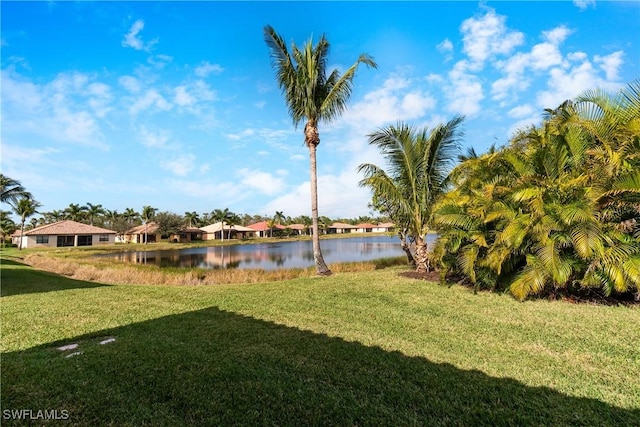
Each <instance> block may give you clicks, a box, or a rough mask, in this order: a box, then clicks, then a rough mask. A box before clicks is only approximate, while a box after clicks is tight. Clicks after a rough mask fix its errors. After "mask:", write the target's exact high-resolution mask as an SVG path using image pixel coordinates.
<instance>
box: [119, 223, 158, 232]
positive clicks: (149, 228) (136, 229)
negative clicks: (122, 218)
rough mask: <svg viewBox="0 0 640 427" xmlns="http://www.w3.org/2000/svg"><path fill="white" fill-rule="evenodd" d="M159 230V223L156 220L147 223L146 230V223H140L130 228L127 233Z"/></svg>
mask: <svg viewBox="0 0 640 427" xmlns="http://www.w3.org/2000/svg"><path fill="white" fill-rule="evenodd" d="M157 231H158V224H157V223H155V222H149V223H147V226H146V231H145V225H144V224H142V225H138V226H135V227H133V228H131V229H129V230H128V231H127V232H126V233H125V234H144V233H147V234H155V233H156V232H157Z"/></svg>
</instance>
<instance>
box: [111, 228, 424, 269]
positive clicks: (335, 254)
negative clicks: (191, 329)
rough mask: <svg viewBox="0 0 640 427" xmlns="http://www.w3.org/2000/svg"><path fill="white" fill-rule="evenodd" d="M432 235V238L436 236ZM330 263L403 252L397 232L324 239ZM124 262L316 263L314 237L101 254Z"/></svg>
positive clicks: (184, 265)
mask: <svg viewBox="0 0 640 427" xmlns="http://www.w3.org/2000/svg"><path fill="white" fill-rule="evenodd" d="M430 237H431V239H430V240H431V241H432V240H433V239H434V237H433V236H430ZM321 245H322V253H323V256H324V259H325V261H326V262H327V263H337V262H358V261H371V260H374V259H380V258H388V257H397V256H404V252H403V251H402V248H401V247H400V240H399V239H398V238H397V237H395V236H393V237H392V236H367V237H360V236H356V237H348V238H343V239H326V240H322V241H321ZM101 256H106V257H112V258H115V259H117V260H120V261H123V262H130V263H138V264H156V265H158V266H160V267H181V268H193V267H198V268H208V269H219V268H232V269H235V268H240V269H242V268H255V269H265V270H275V269H278V268H305V267H312V266H313V265H314V259H313V249H312V247H311V241H295V242H277V243H254V244H243V245H227V246H210V247H198V248H188V249H180V250H177V249H176V250H163V251H140V252H126V253H119V254H108V255H101Z"/></svg>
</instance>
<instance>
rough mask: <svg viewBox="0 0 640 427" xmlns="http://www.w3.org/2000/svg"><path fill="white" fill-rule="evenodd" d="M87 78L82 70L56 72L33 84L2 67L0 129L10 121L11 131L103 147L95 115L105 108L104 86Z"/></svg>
mask: <svg viewBox="0 0 640 427" xmlns="http://www.w3.org/2000/svg"><path fill="white" fill-rule="evenodd" d="M90 80H91V78H90V77H89V76H88V75H84V74H82V73H77V72H73V73H60V74H59V75H58V76H56V78H55V79H54V80H52V81H50V82H49V83H46V84H42V85H36V84H34V83H32V82H30V81H29V80H28V79H26V78H25V77H23V76H20V75H19V74H17V73H15V72H14V71H13V70H12V69H8V70H3V71H2V80H1V83H2V106H3V117H2V121H3V132H4V131H6V129H7V125H6V124H7V123H10V127H9V129H10V131H11V132H12V133H14V134H17V133H20V134H22V135H31V136H33V135H38V136H39V137H40V138H44V139H53V140H55V141H58V142H61V143H75V144H80V145H86V146H93V147H97V148H100V149H104V150H107V149H108V148H109V146H108V145H107V144H106V143H105V142H104V135H103V134H102V131H101V129H100V126H99V122H98V120H97V118H99V117H100V115H101V114H102V113H105V114H106V111H107V110H108V109H109V106H108V102H109V96H108V87H107V86H106V85H102V84H95V85H92V84H88V82H90ZM87 97H89V99H87ZM87 107H90V108H87ZM90 110H94V111H93V113H92V112H91V111H90Z"/></svg>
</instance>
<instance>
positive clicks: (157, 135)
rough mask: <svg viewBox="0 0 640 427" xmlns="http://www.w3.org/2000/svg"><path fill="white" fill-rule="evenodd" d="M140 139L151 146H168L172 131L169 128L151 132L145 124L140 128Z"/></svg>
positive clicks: (145, 144) (147, 145)
mask: <svg viewBox="0 0 640 427" xmlns="http://www.w3.org/2000/svg"><path fill="white" fill-rule="evenodd" d="M138 139H139V140H140V142H141V143H142V144H143V145H144V146H146V147H149V148H166V147H167V143H168V142H169V140H170V139H171V132H169V131H167V130H158V131H157V132H151V131H149V130H148V129H147V128H146V127H145V126H141V127H140V129H139V130H138Z"/></svg>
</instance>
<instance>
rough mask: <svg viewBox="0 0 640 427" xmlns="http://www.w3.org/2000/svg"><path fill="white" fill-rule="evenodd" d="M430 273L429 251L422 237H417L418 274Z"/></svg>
mask: <svg viewBox="0 0 640 427" xmlns="http://www.w3.org/2000/svg"><path fill="white" fill-rule="evenodd" d="M428 272H429V251H428V248H427V242H426V241H425V240H424V239H423V238H422V236H417V237H416V273H428Z"/></svg>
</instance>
